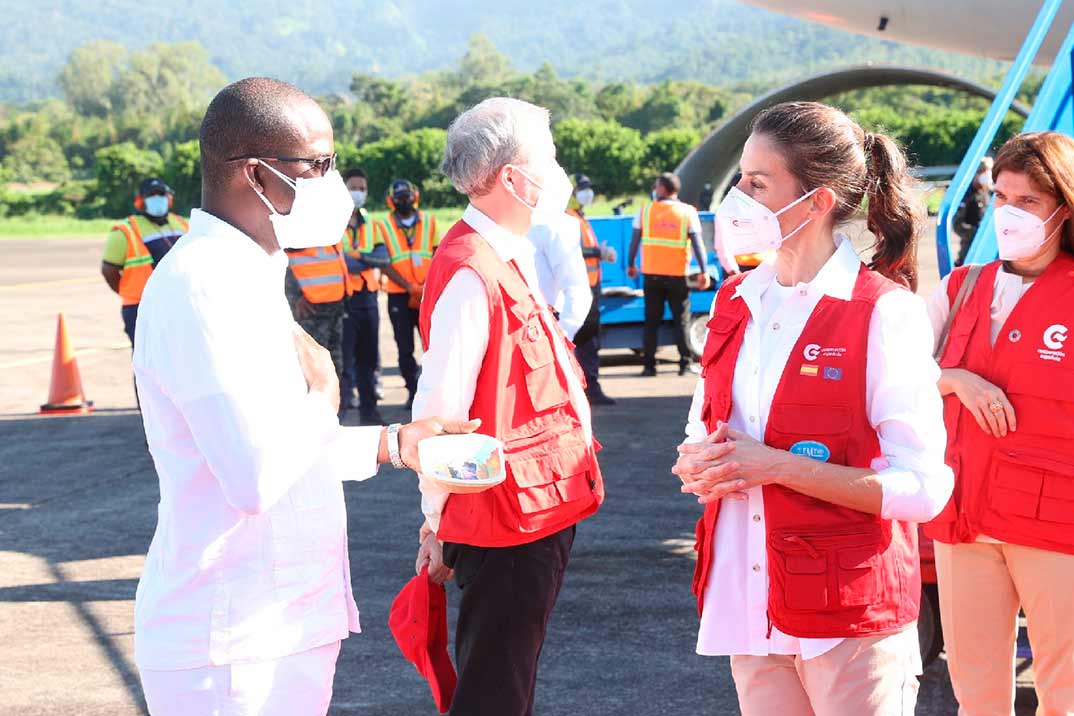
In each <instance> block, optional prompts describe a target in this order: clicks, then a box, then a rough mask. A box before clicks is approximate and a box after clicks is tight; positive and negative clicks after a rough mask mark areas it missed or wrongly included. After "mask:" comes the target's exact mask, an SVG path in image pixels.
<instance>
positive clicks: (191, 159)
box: [164, 140, 201, 216]
mask: <svg viewBox="0 0 1074 716" xmlns="http://www.w3.org/2000/svg"><path fill="white" fill-rule="evenodd" d="M164 181H166V182H168V186H170V187H171V188H172V191H174V192H175V206H174V207H173V208H174V210H175V211H177V212H179V213H180V214H183V215H184V216H188V215H189V214H190V210H191V209H192V208H193V207H195V206H201V150H200V149H199V147H198V142H197V141H196V140H191V141H189V142H182V143H180V144H173V145H171V146H170V147H169V151H168V155H167V158H166V159H165V161H164Z"/></svg>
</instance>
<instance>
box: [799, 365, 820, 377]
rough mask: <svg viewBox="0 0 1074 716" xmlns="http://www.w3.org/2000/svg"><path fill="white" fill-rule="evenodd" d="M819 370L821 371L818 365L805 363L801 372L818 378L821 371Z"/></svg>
mask: <svg viewBox="0 0 1074 716" xmlns="http://www.w3.org/2000/svg"><path fill="white" fill-rule="evenodd" d="M819 371H820V369H819V368H818V366H815V365H803V366H802V370H801V374H802V375H811V376H813V377H814V378H816V377H817V374H818V373H819Z"/></svg>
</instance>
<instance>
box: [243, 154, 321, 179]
mask: <svg viewBox="0 0 1074 716" xmlns="http://www.w3.org/2000/svg"><path fill="white" fill-rule="evenodd" d="M246 159H256V160H258V161H259V162H283V163H285V164H309V165H310V169H312V170H316V171H317V174H318V175H319V176H322V177H323V176H324V175H325V174H327V173H328V172H330V171H333V170H334V169H335V168H336V155H335V154H332V155H331V156H328V157H320V158H319V159H307V158H305V157H261V156H258V155H256V154H244V155H242V156H241V157H231V158H230V159H228V160H227V161H229V162H237V161H240V160H246ZM303 173H305V172H303Z"/></svg>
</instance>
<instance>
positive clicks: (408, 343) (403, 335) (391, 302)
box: [388, 293, 418, 393]
mask: <svg viewBox="0 0 1074 716" xmlns="http://www.w3.org/2000/svg"><path fill="white" fill-rule="evenodd" d="M409 302H410V294H406V293H389V294H388V318H389V319H391V322H392V333H394V334H395V347H396V348H397V349H398V350H399V373H400V375H402V376H403V380H404V381H405V382H406V389H407V391H409V392H410V393H414V392H415V391H417V389H418V361H417V360H415V359H414V332H415V331H416V330H418V310H417V309H416V308H411V307H410V306H409Z"/></svg>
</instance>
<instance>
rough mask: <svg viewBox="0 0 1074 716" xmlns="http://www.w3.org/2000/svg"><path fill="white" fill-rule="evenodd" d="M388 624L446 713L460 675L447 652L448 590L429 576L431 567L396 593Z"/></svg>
mask: <svg viewBox="0 0 1074 716" xmlns="http://www.w3.org/2000/svg"><path fill="white" fill-rule="evenodd" d="M388 626H389V627H390V628H391V630H392V636H394V637H395V643H396V644H398V645H399V649H400V651H402V652H403V656H405V657H406V658H407V660H409V661H410V662H411V663H412V664H414V666H415V667H416V668H417V670H418V673H419V674H421V675H422V676H424V677H425V678H426V679H428V681H429V687H430V688H431V689H432V691H433V699H434V700H435V701H436V708H437V709H439V710H440V713H445V712H446V711H447V710H448V708H449V707H450V706H451V697H452V695H453V694H454V693H455V684H456V683H457V682H458V677H456V676H455V667H454V666H453V665H452V664H451V657H450V656H449V655H448V635H447V593H446V592H445V591H444V587H443V585H440V584H433V582H432V580H430V579H429V570H428V568H422V570H421V574H419V575H418V576H416V577H414V578H413V579H411V580H410V581H409V582H407V583H406V586H405V587H403V588H402V590H400V592H399V594H398V595H396V597H395V601H394V602H392V610H391V613H390V614H389V615H388Z"/></svg>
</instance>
